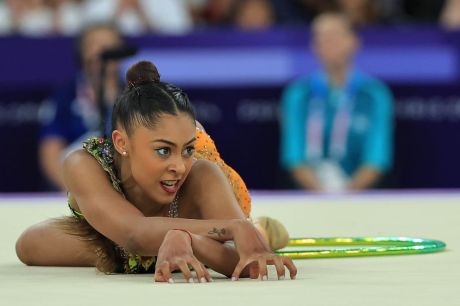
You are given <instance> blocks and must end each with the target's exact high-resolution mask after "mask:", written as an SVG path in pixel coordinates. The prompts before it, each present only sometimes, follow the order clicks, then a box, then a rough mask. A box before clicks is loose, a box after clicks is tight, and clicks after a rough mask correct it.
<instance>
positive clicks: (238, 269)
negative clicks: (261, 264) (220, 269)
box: [232, 259, 248, 281]
mask: <svg viewBox="0 0 460 306" xmlns="http://www.w3.org/2000/svg"><path fill="white" fill-rule="evenodd" d="M247 264H248V263H245V262H243V261H242V260H241V259H240V261H239V262H238V264H237V265H236V267H235V269H234V270H233V273H232V281H236V280H239V279H240V274H241V271H243V269H244V267H246V265H247Z"/></svg>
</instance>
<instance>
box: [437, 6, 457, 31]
mask: <svg viewBox="0 0 460 306" xmlns="http://www.w3.org/2000/svg"><path fill="white" fill-rule="evenodd" d="M440 22H441V24H442V25H443V26H444V27H445V28H446V29H458V28H460V0H448V1H446V4H445V6H444V8H443V10H442V14H441V18H440Z"/></svg>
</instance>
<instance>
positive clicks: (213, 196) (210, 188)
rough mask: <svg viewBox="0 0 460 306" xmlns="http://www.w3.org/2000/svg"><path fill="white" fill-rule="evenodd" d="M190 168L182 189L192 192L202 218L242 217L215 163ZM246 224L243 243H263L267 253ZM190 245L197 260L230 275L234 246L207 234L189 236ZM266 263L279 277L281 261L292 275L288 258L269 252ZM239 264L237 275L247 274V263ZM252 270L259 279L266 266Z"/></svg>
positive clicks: (235, 257) (236, 256)
mask: <svg viewBox="0 0 460 306" xmlns="http://www.w3.org/2000/svg"><path fill="white" fill-rule="evenodd" d="M194 170H195V171H192V172H191V173H190V174H189V177H188V179H187V181H188V182H187V185H185V186H184V187H185V190H184V191H187V190H190V191H193V193H192V195H193V197H192V200H193V202H194V204H195V206H197V207H199V210H200V213H201V216H202V217H203V218H204V219H227V220H235V219H239V220H242V221H243V220H245V216H244V214H243V212H242V210H241V208H240V207H239V204H238V201H237V199H236V197H235V195H234V193H233V190H232V188H231V185H230V183H229V182H228V179H227V177H226V176H225V175H224V173H223V171H222V170H221V169H220V167H219V166H217V165H216V164H214V163H212V162H209V161H198V162H197V163H196V164H195V165H194ZM246 226H248V227H251V228H252V231H251V230H250V231H247V235H246V236H245V242H247V243H248V244H253V245H256V244H258V245H265V251H266V253H271V252H270V249H269V247H268V245H266V242H265V241H262V240H263V238H262V237H261V235H260V233H258V231H257V230H256V229H255V227H254V226H253V225H252V224H247V223H246ZM236 230H237V229H236ZM238 242H239V243H241V241H237V243H238ZM258 242H260V243H258ZM192 248H193V251H194V254H195V256H196V257H197V258H198V260H200V261H201V262H203V263H204V264H205V265H207V266H208V267H210V268H212V269H213V270H215V271H217V272H219V273H222V274H224V275H226V276H229V277H230V276H232V275H233V273H234V271H235V267H237V266H238V264H239V263H240V256H239V254H238V252H237V250H236V249H235V247H234V246H232V245H227V244H222V243H220V242H218V241H215V240H212V239H209V238H207V237H200V236H199V235H193V241H192ZM264 260H265V259H264ZM267 262H268V263H271V264H274V265H275V266H276V269H277V273H278V278H280V279H281V278H282V277H284V272H285V269H284V264H286V266H287V267H288V269H289V270H290V272H291V277H294V276H295V274H296V270H295V266H294V265H293V264H292V261H290V260H288V259H286V261H284V262H283V261H282V260H281V259H280V258H279V257H276V256H275V255H273V257H272V259H268V260H267ZM240 265H241V263H240ZM243 265H244V267H245V268H244V269H242V271H241V275H238V276H243V277H247V276H249V269H248V266H246V265H245V264H243ZM259 268H260V269H259ZM253 272H254V273H253V275H251V277H255V278H257V277H260V278H261V279H262V278H263V277H264V276H267V269H266V265H264V264H261V265H258V266H257V269H253Z"/></svg>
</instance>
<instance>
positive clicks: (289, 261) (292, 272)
mask: <svg viewBox="0 0 460 306" xmlns="http://www.w3.org/2000/svg"><path fill="white" fill-rule="evenodd" d="M281 258H282V260H283V263H284V265H285V266H286V267H287V268H288V270H289V274H290V276H291V279H295V277H296V275H297V268H296V267H295V265H294V263H293V262H292V259H290V258H289V257H286V256H281Z"/></svg>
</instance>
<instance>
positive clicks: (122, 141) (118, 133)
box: [112, 130, 129, 156]
mask: <svg viewBox="0 0 460 306" xmlns="http://www.w3.org/2000/svg"><path fill="white" fill-rule="evenodd" d="M112 142H113V146H114V148H115V150H116V151H117V152H118V153H119V154H120V155H122V156H126V155H127V154H128V147H129V140H128V135H127V134H126V132H125V131H124V130H114V131H113V132H112Z"/></svg>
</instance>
